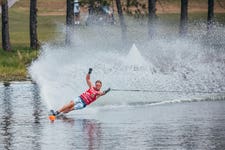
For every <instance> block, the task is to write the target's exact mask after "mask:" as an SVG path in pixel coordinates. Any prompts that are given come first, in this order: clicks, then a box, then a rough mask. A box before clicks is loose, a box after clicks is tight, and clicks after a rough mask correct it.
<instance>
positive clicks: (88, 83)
mask: <svg viewBox="0 0 225 150" xmlns="http://www.w3.org/2000/svg"><path fill="white" fill-rule="evenodd" d="M91 72H92V68H89V71H88V74H87V75H86V82H87V85H88V86H89V88H91V87H93V84H92V83H91Z"/></svg>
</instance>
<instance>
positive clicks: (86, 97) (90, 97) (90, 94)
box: [80, 87, 101, 105]
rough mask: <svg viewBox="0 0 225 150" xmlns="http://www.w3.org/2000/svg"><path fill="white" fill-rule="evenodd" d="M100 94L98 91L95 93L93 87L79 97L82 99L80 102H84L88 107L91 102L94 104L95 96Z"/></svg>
mask: <svg viewBox="0 0 225 150" xmlns="http://www.w3.org/2000/svg"><path fill="white" fill-rule="evenodd" d="M100 94H101V92H100V91H97V90H95V88H94V87H91V88H90V89H88V90H87V91H85V92H84V93H82V94H81V95H80V97H81V98H82V100H83V101H84V102H85V104H86V105H89V104H91V103H92V102H94V101H95V100H96V99H97V96H98V95H100Z"/></svg>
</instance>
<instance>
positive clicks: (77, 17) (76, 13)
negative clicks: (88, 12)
mask: <svg viewBox="0 0 225 150" xmlns="http://www.w3.org/2000/svg"><path fill="white" fill-rule="evenodd" d="M74 16H75V18H74V19H75V24H80V5H79V2H78V0H75V1H74Z"/></svg>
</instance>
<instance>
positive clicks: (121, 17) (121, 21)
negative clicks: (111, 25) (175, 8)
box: [116, 0, 127, 41]
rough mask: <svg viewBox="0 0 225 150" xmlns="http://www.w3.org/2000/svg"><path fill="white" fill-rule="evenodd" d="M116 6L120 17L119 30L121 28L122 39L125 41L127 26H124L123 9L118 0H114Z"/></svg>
mask: <svg viewBox="0 0 225 150" xmlns="http://www.w3.org/2000/svg"><path fill="white" fill-rule="evenodd" d="M116 6H117V11H118V15H119V19H120V26H121V30H122V39H123V40H124V41H127V27H126V23H125V19H124V16H123V11H122V6H121V1H120V0H116Z"/></svg>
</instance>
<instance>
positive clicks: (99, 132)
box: [0, 82, 225, 150]
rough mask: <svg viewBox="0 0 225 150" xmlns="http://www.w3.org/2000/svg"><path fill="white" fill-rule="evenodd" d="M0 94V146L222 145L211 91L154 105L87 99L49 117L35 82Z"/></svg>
mask: <svg viewBox="0 0 225 150" xmlns="http://www.w3.org/2000/svg"><path fill="white" fill-rule="evenodd" d="M111 94H112V95H113V94H115V92H111ZM0 95H1V97H0V149H3V150H11V149H13V150H14V149H15V150H24V149H27V150H29V149H32V150H53V149H54V150H72V149H85V150H86V149H89V150H94V149H121V150H122V149H129V150H131V149H203V150H207V149H224V147H225V100H223V99H215V97H214V100H212V99H210V98H209V99H205V100H201V101H190V102H182V101H179V102H178V101H177V103H159V104H157V105H152V104H147V103H143V104H132V105H118V106H110V105H106V106H102V105H90V106H88V107H87V108H85V109H84V110H81V111H73V112H71V113H69V114H67V115H66V117H64V118H61V119H57V120H56V121H55V122H54V123H51V122H50V121H49V120H48V109H47V107H46V106H45V104H44V103H43V100H42V99H41V98H40V96H39V90H38V87H37V85H36V84H32V83H30V82H17V83H12V84H11V85H10V86H8V87H4V86H3V85H0ZM166 100H167V99H166V98H165V101H166Z"/></svg>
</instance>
